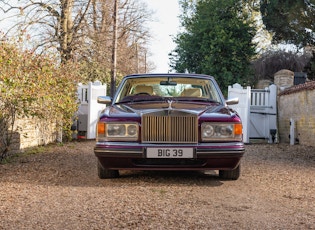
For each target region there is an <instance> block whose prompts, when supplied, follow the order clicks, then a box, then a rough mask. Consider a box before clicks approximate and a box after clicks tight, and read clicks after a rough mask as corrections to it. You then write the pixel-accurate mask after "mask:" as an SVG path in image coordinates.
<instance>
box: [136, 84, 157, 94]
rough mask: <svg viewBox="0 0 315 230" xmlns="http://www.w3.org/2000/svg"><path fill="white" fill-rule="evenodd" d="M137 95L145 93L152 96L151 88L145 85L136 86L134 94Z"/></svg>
mask: <svg viewBox="0 0 315 230" xmlns="http://www.w3.org/2000/svg"><path fill="white" fill-rule="evenodd" d="M138 93H147V94H150V95H152V94H153V87H152V86H147V85H137V86H136V88H135V94H138Z"/></svg>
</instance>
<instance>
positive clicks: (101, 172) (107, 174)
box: [97, 161, 119, 179]
mask: <svg viewBox="0 0 315 230" xmlns="http://www.w3.org/2000/svg"><path fill="white" fill-rule="evenodd" d="M97 172H98V177H99V178H100V179H110V178H117V177H119V171H118V170H110V169H106V168H104V167H103V166H102V165H101V163H100V162H99V161H97Z"/></svg>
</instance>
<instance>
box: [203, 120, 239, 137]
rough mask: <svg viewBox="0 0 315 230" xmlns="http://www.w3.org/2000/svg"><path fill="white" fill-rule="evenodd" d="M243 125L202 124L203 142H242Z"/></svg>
mask: <svg viewBox="0 0 315 230" xmlns="http://www.w3.org/2000/svg"><path fill="white" fill-rule="evenodd" d="M242 134H243V131H242V124H241V123H212V122H204V123H202V124H201V140H202V141H233V140H235V141H241V140H242Z"/></svg>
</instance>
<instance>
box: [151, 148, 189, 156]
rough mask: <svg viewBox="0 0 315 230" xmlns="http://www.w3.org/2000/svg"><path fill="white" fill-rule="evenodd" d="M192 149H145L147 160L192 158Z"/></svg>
mask: <svg viewBox="0 0 315 230" xmlns="http://www.w3.org/2000/svg"><path fill="white" fill-rule="evenodd" d="M193 157H194V151H193V148H147V158H193Z"/></svg>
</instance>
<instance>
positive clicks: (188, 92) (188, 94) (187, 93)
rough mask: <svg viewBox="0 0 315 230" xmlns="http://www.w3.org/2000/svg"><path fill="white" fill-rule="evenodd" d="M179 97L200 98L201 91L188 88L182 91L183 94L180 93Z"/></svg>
mask: <svg viewBox="0 0 315 230" xmlns="http://www.w3.org/2000/svg"><path fill="white" fill-rule="evenodd" d="M181 96H183V97H201V96H202V93H201V89H199V88H188V89H184V90H183V92H182V93H181Z"/></svg>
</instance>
